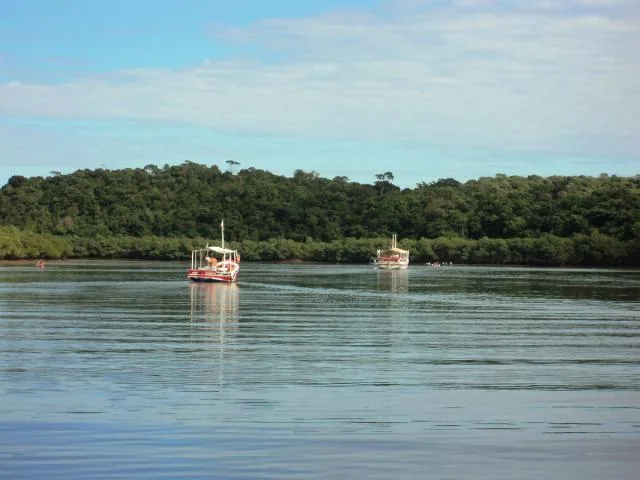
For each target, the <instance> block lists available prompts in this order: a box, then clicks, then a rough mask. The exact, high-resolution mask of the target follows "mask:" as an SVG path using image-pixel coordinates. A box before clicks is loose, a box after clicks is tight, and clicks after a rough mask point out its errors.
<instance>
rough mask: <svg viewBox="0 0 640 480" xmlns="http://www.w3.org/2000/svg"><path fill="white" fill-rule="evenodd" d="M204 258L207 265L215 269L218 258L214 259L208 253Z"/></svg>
mask: <svg viewBox="0 0 640 480" xmlns="http://www.w3.org/2000/svg"><path fill="white" fill-rule="evenodd" d="M205 260H206V262H207V265H209V267H210V268H211V269H212V270H215V269H216V267H217V266H218V260H217V259H216V257H209V256H208V255H207V256H206V257H205Z"/></svg>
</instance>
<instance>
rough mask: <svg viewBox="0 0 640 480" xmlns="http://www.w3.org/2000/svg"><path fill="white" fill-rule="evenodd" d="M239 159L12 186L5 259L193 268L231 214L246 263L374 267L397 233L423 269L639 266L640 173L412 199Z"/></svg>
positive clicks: (501, 180)
mask: <svg viewBox="0 0 640 480" xmlns="http://www.w3.org/2000/svg"><path fill="white" fill-rule="evenodd" d="M227 163H229V170H227V171H222V170H221V169H220V168H219V167H218V166H216V165H203V164H198V163H194V162H191V161H185V162H184V163H182V164H180V165H175V166H169V165H165V166H164V167H157V166H155V165H147V166H146V167H144V168H136V169H122V170H107V169H97V170H78V171H76V172H74V173H71V174H68V175H63V174H61V173H59V172H51V175H50V176H47V177H31V178H26V177H23V176H13V177H11V178H10V179H9V181H8V182H7V184H6V185H4V186H3V187H2V188H0V259H5V260H19V259H33V260H37V259H40V258H46V259H61V258H68V259H74V258H78V259H80V258H82V259H139V260H187V259H189V258H190V253H191V250H192V249H194V248H200V247H202V246H203V245H205V244H207V243H209V244H213V243H215V242H216V241H217V239H218V237H219V235H220V232H219V224H220V221H221V219H223V218H224V221H225V234H226V235H225V236H226V238H227V243H228V245H229V246H231V247H232V248H234V249H238V250H239V251H240V252H241V254H242V258H243V260H246V261H264V262H283V261H286V262H294V261H304V262H325V263H367V262H369V261H371V260H372V257H373V256H374V255H375V252H376V250H377V249H379V248H386V247H387V246H388V245H389V239H390V238H391V235H392V234H394V233H395V234H397V235H398V239H399V242H398V246H399V247H400V248H403V249H407V250H409V251H410V252H411V263H412V264H421V263H422V264H424V263H427V262H432V263H433V262H442V263H444V262H453V263H454V264H471V265H473V264H478V265H480V264H481V265H489V264H491V265H531V266H585V267H588V266H619V267H638V266H640V175H636V176H634V177H618V176H615V175H613V176H609V175H607V174H602V175H600V176H598V177H587V176H572V177H566V176H552V177H539V176H535V175H533V176H528V177H519V176H506V175H502V174H497V175H496V176H494V177H481V178H479V179H477V180H469V181H467V182H464V183H461V182H458V181H457V180H455V179H452V178H448V179H440V180H437V181H435V182H431V183H424V182H421V183H418V184H417V185H416V187H415V188H405V189H401V188H400V187H398V186H396V185H394V184H393V179H394V176H393V173H392V172H384V173H380V174H378V175H375V180H374V181H373V182H372V183H371V184H362V183H357V182H351V181H350V180H349V179H348V178H346V177H335V178H333V179H327V178H322V177H320V176H319V175H318V174H317V173H316V172H305V171H303V170H296V171H295V172H294V174H293V176H292V177H285V176H281V175H275V174H273V173H270V172H268V171H264V170H258V169H255V168H248V169H243V170H240V171H238V172H234V171H233V170H235V169H236V167H237V166H238V165H239V164H238V163H237V162H232V163H233V164H231V163H230V161H228V162H227ZM229 240H230V241H229ZM233 240H236V241H233Z"/></svg>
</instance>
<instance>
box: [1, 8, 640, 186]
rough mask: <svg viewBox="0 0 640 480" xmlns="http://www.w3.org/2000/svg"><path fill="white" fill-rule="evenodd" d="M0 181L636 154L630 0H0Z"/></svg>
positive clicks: (576, 171) (480, 167) (356, 175)
mask: <svg viewBox="0 0 640 480" xmlns="http://www.w3.org/2000/svg"><path fill="white" fill-rule="evenodd" d="M0 11H1V12H2V15H0V185H3V184H5V183H6V181H7V180H8V178H9V177H10V176H12V175H24V176H34V175H41V176H47V175H49V174H50V172H51V171H60V172H63V173H71V172H73V171H75V170H77V169H81V168H91V169H92V168H110V169H117V168H129V167H132V168H134V167H143V166H145V165H148V164H155V165H159V166H162V165H165V164H179V163H182V162H183V161H184V160H190V161H194V162H199V163H206V164H217V165H219V166H221V167H222V168H226V164H225V162H226V161H227V160H234V161H237V162H239V163H240V168H249V167H254V168H260V169H265V170H269V171H272V172H274V173H277V174H282V175H287V176H290V175H292V174H293V172H294V170H296V169H303V170H305V171H316V172H318V173H319V174H320V175H321V176H323V177H329V178H332V177H334V176H347V177H349V178H350V179H351V180H354V181H359V182H366V183H371V182H373V181H374V180H375V174H376V173H380V172H386V171H392V172H393V173H394V174H395V179H396V181H395V183H396V184H398V185H400V186H403V187H413V186H415V185H416V184H417V183H419V182H430V181H434V180H437V179H438V178H447V177H453V178H456V179H458V180H462V181H464V180H468V179H471V178H478V177H481V176H493V175H495V174H496V173H504V174H507V175H544V176H546V175H599V174H600V173H609V174H616V175H636V174H638V173H640V142H638V138H640V82H638V81H637V78H640V2H638V1H637V0H529V1H519V0H377V1H374V0H304V1H294V0H289V1H287V0H262V1H257V0H255V1H250V0H235V1H234V2H219V1H216V0H209V1H204V0H202V1H201V0H181V1H174V0H154V1H150V0H126V1H124V0H112V1H109V2H93V1H86V0H82V1H81V0H58V1H56V2H52V1H48V0H20V1H18V0H0Z"/></svg>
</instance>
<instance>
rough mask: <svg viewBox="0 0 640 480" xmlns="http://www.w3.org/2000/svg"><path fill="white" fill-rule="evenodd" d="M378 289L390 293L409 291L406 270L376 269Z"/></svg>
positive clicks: (407, 272)
mask: <svg viewBox="0 0 640 480" xmlns="http://www.w3.org/2000/svg"><path fill="white" fill-rule="evenodd" d="M377 273H378V291H380V292H391V293H408V292H409V271H408V270H406V269H405V270H378V271H377Z"/></svg>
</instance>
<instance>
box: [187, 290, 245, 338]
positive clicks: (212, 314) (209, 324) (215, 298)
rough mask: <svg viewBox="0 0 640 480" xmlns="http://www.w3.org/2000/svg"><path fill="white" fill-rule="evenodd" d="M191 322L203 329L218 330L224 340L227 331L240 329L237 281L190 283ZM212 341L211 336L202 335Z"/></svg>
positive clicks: (219, 335) (218, 334)
mask: <svg viewBox="0 0 640 480" xmlns="http://www.w3.org/2000/svg"><path fill="white" fill-rule="evenodd" d="M189 290H190V295H191V317H190V318H191V323H192V326H194V327H196V326H200V327H201V328H202V329H203V330H204V329H206V330H207V331H209V332H217V334H216V336H218V337H219V338H218V341H220V342H224V336H225V335H226V334H227V333H230V332H232V331H235V330H237V329H238V321H239V316H238V296H239V290H240V289H239V288H238V285H237V284H235V283H190V284H189ZM202 340H208V341H210V340H211V338H206V336H203V337H202Z"/></svg>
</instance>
